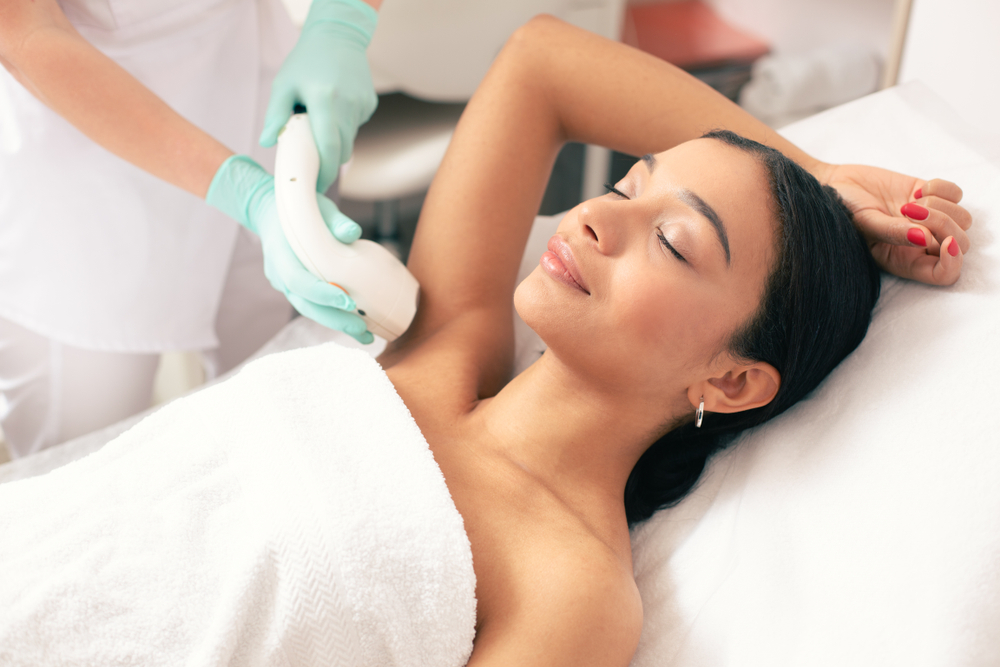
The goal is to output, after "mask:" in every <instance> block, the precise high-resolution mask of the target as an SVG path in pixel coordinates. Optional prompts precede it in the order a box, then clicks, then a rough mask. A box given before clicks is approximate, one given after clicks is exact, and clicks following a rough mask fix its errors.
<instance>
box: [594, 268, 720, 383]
mask: <svg viewBox="0 0 1000 667" xmlns="http://www.w3.org/2000/svg"><path fill="white" fill-rule="evenodd" d="M646 278H647V279H646V280H643V281H641V282H640V281H634V284H632V285H627V286H626V287H625V289H623V290H622V291H621V293H620V295H619V298H618V299H616V302H615V311H616V312H615V313H614V315H613V319H614V320H615V321H617V322H618V323H619V324H620V328H621V331H622V333H623V334H624V335H626V336H627V337H628V339H629V345H630V346H631V347H632V348H633V349H634V350H636V351H641V353H642V355H643V357H644V358H646V359H648V360H649V361H650V362H651V365H655V366H657V367H659V368H661V369H664V370H668V369H669V371H673V372H676V371H681V370H684V369H700V368H703V367H704V365H705V364H706V363H708V361H709V360H710V359H711V358H713V357H714V356H715V355H716V353H717V352H718V351H719V350H720V348H721V347H722V346H723V345H724V343H725V341H726V340H727V339H728V336H729V334H730V330H731V328H730V326H729V319H730V318H729V314H728V313H727V309H726V308H725V307H724V306H723V305H721V304H719V303H718V302H717V300H716V299H715V298H713V297H714V296H715V295H713V294H711V293H708V292H707V291H706V290H703V289H699V287H700V285H699V284H698V282H697V281H693V280H684V279H683V278H681V279H677V278H676V276H673V277H672V279H671V280H667V279H662V280H649V279H648V276H646ZM630 282H631V281H630ZM654 360H655V361H654Z"/></svg>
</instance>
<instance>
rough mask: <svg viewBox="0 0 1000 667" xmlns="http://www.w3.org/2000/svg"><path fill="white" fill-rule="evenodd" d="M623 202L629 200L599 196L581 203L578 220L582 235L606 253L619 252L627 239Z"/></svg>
mask: <svg viewBox="0 0 1000 667" xmlns="http://www.w3.org/2000/svg"><path fill="white" fill-rule="evenodd" d="M623 203H627V202H614V201H611V200H610V199H609V198H604V197H598V198H596V199H591V200H588V201H585V202H583V203H582V204H580V211H579V213H578V215H577V221H578V223H579V225H580V232H581V235H582V237H583V238H584V239H585V240H587V242H588V243H590V244H592V245H593V246H594V247H595V248H596V249H597V250H598V251H599V252H601V253H602V254H604V255H613V254H615V253H617V252H619V251H620V250H621V248H622V245H623V243H624V241H625V236H626V229H625V227H626V224H625V223H626V220H625V218H626V217H627V216H626V214H625V213H626V212H625V211H624V210H623V208H624V207H623V206H622V204H623ZM616 204H617V206H616Z"/></svg>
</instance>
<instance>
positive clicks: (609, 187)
mask: <svg viewBox="0 0 1000 667" xmlns="http://www.w3.org/2000/svg"><path fill="white" fill-rule="evenodd" d="M604 189H605V190H607V191H608V192H613V193H615V194H616V195H618V196H619V197H621V198H622V199H630V197H629V196H628V195H626V194H625V193H624V192H622V191H621V190H619V189H618V188H616V187H615V186H613V185H611V184H610V183H605V184H604Z"/></svg>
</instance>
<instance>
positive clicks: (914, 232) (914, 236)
mask: <svg viewBox="0 0 1000 667" xmlns="http://www.w3.org/2000/svg"><path fill="white" fill-rule="evenodd" d="M906 240H907V241H909V242H910V243H912V244H913V245H918V246H920V247H921V248H926V247H927V239H925V238H924V231H923V230H922V229H917V228H916V227H913V228H911V229H910V231H908V232H906Z"/></svg>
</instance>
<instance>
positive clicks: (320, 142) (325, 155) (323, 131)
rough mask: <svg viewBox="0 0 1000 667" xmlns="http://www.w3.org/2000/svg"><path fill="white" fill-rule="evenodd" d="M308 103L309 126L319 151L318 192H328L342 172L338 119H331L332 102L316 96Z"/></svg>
mask: <svg viewBox="0 0 1000 667" xmlns="http://www.w3.org/2000/svg"><path fill="white" fill-rule="evenodd" d="M311 102H312V104H311V105H310V104H309V101H307V103H306V109H307V110H308V111H309V126H310V127H311V128H312V133H313V139H314V140H315V141H316V150H317V151H319V175H318V176H317V178H316V192H326V191H327V190H328V189H329V188H330V186H331V185H332V184H333V182H334V181H335V180H336V178H337V174H338V172H339V171H340V165H341V159H340V157H341V155H340V152H341V151H340V132H339V131H338V130H337V122H336V119H335V118H333V117H331V114H330V111H332V109H331V108H330V101H329V99H324V98H323V97H320V96H315V98H314V99H312V100H311Z"/></svg>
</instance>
